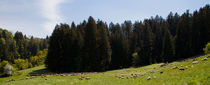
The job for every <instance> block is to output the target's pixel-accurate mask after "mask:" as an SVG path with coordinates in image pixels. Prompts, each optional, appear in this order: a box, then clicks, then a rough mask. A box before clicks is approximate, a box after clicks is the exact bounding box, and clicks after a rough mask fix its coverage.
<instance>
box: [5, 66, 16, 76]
mask: <svg viewBox="0 0 210 85" xmlns="http://www.w3.org/2000/svg"><path fill="white" fill-rule="evenodd" d="M13 71H14V68H13V66H12V65H10V64H6V65H5V66H4V72H3V74H4V76H12V73H13Z"/></svg>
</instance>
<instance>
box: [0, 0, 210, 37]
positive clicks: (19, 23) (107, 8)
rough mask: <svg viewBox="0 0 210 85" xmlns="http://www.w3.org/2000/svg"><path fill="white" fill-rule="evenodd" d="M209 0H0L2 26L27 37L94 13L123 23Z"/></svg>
mask: <svg viewBox="0 0 210 85" xmlns="http://www.w3.org/2000/svg"><path fill="white" fill-rule="evenodd" d="M206 4H210V0H0V28H4V29H7V30H9V31H11V32H13V33H15V32H16V31H21V32H23V33H24V34H26V35H27V36H32V35H33V36H35V37H46V36H47V35H51V33H52V31H53V29H54V26H55V25H56V24H57V23H67V24H71V22H72V21H74V22H75V23H76V24H78V23H80V22H82V21H83V20H87V18H88V17H89V16H93V17H94V18H95V19H96V20H97V19H101V20H103V21H105V22H108V23H110V22H114V23H117V22H118V23H122V22H124V21H125V20H131V21H132V22H135V21H138V20H144V19H145V18H150V17H151V16H155V15H157V14H158V15H160V16H162V17H163V18H166V16H167V15H168V14H169V12H170V11H172V12H173V13H175V12H177V13H178V14H182V13H184V12H185V11H186V10H187V9H189V10H190V12H192V11H194V10H198V9H199V8H200V7H203V6H205V5H206Z"/></svg>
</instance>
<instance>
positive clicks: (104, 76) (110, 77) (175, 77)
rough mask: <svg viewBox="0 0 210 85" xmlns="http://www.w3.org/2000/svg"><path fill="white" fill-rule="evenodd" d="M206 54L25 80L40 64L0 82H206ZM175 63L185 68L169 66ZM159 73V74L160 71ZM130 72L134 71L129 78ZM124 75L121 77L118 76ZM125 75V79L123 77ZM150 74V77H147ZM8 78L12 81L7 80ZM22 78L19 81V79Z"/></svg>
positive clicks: (52, 84)
mask: <svg viewBox="0 0 210 85" xmlns="http://www.w3.org/2000/svg"><path fill="white" fill-rule="evenodd" d="M204 57H206V56H201V57H198V58H197V59H198V62H199V63H198V64H192V62H193V59H189V60H186V61H177V62H173V63H169V64H168V65H167V66H164V67H160V65H161V64H162V63H160V64H152V65H148V66H143V67H139V68H127V69H119V70H112V71H107V72H100V73H94V74H86V75H74V76H56V75H51V76H47V77H44V78H42V76H36V77H35V78H33V79H27V80H26V79H25V78H26V77H27V75H28V74H29V73H31V72H39V73H42V72H43V73H47V71H46V70H43V69H45V67H44V66H39V67H35V68H30V69H26V70H22V71H19V72H18V73H16V74H15V75H14V76H12V77H5V78H0V85H209V84H210V63H209V61H210V59H209V58H208V59H207V60H206V61H202V59H203V58H204ZM174 66H178V67H181V66H182V67H183V68H185V67H186V66H187V67H188V69H185V70H183V71H182V70H179V69H172V67H174ZM160 72H162V73H160ZM132 74H138V75H139V76H138V77H136V78H131V75H132ZM122 75H123V76H124V77H123V78H124V79H121V78H118V77H121V76H122ZM81 76H84V77H90V78H91V79H90V80H86V79H84V80H79V78H80V77H81ZM127 77H128V79H127ZM148 77H150V78H151V79H150V80H147V78H148ZM10 79H15V81H11V82H8V80H10ZM22 79H23V80H22Z"/></svg>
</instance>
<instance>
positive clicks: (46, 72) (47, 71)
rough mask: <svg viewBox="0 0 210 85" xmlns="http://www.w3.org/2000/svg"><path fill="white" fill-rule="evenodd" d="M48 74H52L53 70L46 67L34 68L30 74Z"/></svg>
mask: <svg viewBox="0 0 210 85" xmlns="http://www.w3.org/2000/svg"><path fill="white" fill-rule="evenodd" d="M46 74H52V72H50V71H49V70H47V69H46V68H44V69H39V70H34V71H32V72H30V73H29V76H40V75H46Z"/></svg>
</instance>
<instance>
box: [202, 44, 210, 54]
mask: <svg viewBox="0 0 210 85" xmlns="http://www.w3.org/2000/svg"><path fill="white" fill-rule="evenodd" d="M203 51H204V53H206V54H210V43H207V44H206V47H205V48H203Z"/></svg>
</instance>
